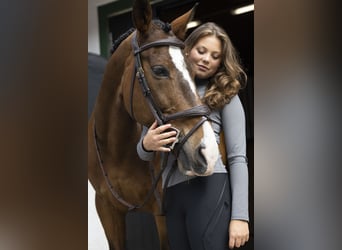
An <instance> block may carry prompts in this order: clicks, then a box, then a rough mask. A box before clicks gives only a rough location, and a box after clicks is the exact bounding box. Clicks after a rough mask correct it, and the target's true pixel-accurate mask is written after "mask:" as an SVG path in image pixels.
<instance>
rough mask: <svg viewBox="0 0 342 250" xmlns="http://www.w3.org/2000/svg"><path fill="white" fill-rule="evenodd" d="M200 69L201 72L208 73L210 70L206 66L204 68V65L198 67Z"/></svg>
mask: <svg viewBox="0 0 342 250" xmlns="http://www.w3.org/2000/svg"><path fill="white" fill-rule="evenodd" d="M197 67H198V69H199V70H201V71H207V70H209V69H208V68H207V67H206V66H203V65H197Z"/></svg>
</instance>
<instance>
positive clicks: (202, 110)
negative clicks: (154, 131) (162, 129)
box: [130, 33, 210, 157]
mask: <svg viewBox="0 0 342 250" xmlns="http://www.w3.org/2000/svg"><path fill="white" fill-rule="evenodd" d="M159 46H175V47H179V48H181V49H183V48H184V43H183V42H182V41H181V40H179V39H177V38H176V37H169V38H165V39H160V40H156V41H153V42H150V43H147V44H144V45H142V46H141V47H139V45H138V42H137V37H136V33H134V34H133V38H132V47H133V52H134V58H135V67H134V74H133V76H132V81H131V100H130V113H131V116H132V117H133V118H134V113H133V89H134V82H135V76H137V77H138V80H139V83H140V86H141V89H142V92H143V95H144V96H145V98H146V101H147V103H148V105H149V108H150V111H151V112H152V114H153V116H154V118H155V119H156V120H157V123H158V125H163V124H165V123H167V122H169V121H172V120H176V119H180V118H186V117H197V116H202V119H201V120H200V121H199V122H198V123H197V124H196V125H195V126H194V127H193V128H192V129H191V130H190V131H189V132H188V134H186V135H185V136H184V137H183V138H182V139H181V140H180V141H178V137H179V130H178V129H176V128H172V130H175V131H176V132H177V141H176V142H177V146H176V148H174V146H175V143H174V144H172V145H171V146H170V148H171V150H173V151H174V153H175V155H176V157H178V154H179V151H180V149H181V148H182V146H183V145H184V143H185V142H186V140H187V139H188V138H189V137H190V136H191V135H192V134H193V133H194V132H195V131H196V130H197V129H198V128H199V127H200V126H201V125H202V124H203V123H204V122H205V121H206V120H208V115H209V113H210V110H209V108H208V107H207V106H206V105H198V106H195V107H192V108H190V109H186V110H183V111H179V112H176V113H173V114H170V115H168V114H164V113H163V112H162V111H161V110H160V108H159V107H158V105H157V104H156V102H155V100H154V98H153V96H152V93H151V90H150V88H149V86H148V83H147V81H146V77H145V74H144V69H143V67H142V64H141V59H140V53H141V52H142V51H144V50H147V49H149V48H152V47H159Z"/></svg>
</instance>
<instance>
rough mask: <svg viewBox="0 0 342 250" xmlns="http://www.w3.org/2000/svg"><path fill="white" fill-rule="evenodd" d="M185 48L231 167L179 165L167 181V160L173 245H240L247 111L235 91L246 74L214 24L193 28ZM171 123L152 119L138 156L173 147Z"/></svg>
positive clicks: (216, 249) (244, 228)
mask: <svg viewBox="0 0 342 250" xmlns="http://www.w3.org/2000/svg"><path fill="white" fill-rule="evenodd" d="M184 52H185V56H186V57H187V59H188V61H189V63H190V65H191V66H192V69H193V70H194V73H195V83H196V87H197V91H198V93H199V95H200V96H201V97H202V100H203V102H204V103H205V104H206V105H208V107H209V108H210V109H211V114H210V118H211V120H212V125H213V129H214V132H215V136H216V141H217V142H218V143H219V142H220V132H221V130H223V132H224V140H225V145H226V153H227V161H228V164H227V165H228V166H227V167H226V166H225V165H224V164H223V162H222V159H221V158H219V160H218V161H217V163H216V165H215V169H214V174H213V175H211V176H206V177H189V176H185V175H183V174H182V173H181V172H180V171H179V170H178V169H177V170H176V172H175V173H173V174H172V176H171V178H170V179H169V181H168V182H167V183H166V184H165V177H166V176H167V173H168V171H169V169H170V168H171V166H170V165H171V163H170V164H168V165H167V169H166V171H165V172H164V175H163V177H164V179H163V185H167V187H165V186H164V188H166V197H164V198H165V199H166V223H167V230H168V237H169V241H170V247H171V249H173V250H190V249H191V250H202V249H206V250H223V249H227V247H228V246H229V248H233V247H240V246H243V245H244V244H245V243H246V242H247V241H248V238H249V229H248V220H249V216H248V170H247V158H246V136H245V114H244V110H243V107H242V104H241V102H240V99H239V97H238V95H237V94H238V92H239V90H240V89H241V88H243V87H244V86H245V83H246V74H245V73H244V71H243V70H242V68H241V66H240V64H239V59H238V56H237V53H236V51H235V49H234V47H233V45H232V43H231V41H230V39H229V37H228V35H227V34H226V32H225V31H224V30H223V29H222V28H220V27H219V26H217V25H216V24H214V23H206V24H203V25H202V26H200V27H198V28H197V29H195V30H194V31H193V32H192V33H191V34H190V35H189V37H188V38H187V39H186V41H185V49H184ZM170 127H171V124H166V125H162V126H159V127H158V126H157V123H156V122H154V123H153V124H152V125H151V127H150V128H144V131H143V133H142V136H141V140H140V142H139V143H138V145H137V151H138V154H139V156H140V158H142V159H143V160H151V159H152V158H153V155H154V154H153V151H161V152H169V151H170V149H169V148H168V147H167V146H165V145H167V144H170V143H172V142H174V141H175V132H174V131H171V132H170V130H168V129H169V128H170ZM166 130H168V131H166ZM169 160H170V159H169ZM170 162H172V159H171V160H170ZM227 170H228V171H227Z"/></svg>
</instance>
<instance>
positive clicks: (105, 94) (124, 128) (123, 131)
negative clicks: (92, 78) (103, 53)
mask: <svg viewBox="0 0 342 250" xmlns="http://www.w3.org/2000/svg"><path fill="white" fill-rule="evenodd" d="M121 59H122V58H121ZM118 60H119V59H118V58H117V57H114V58H111V59H110V61H109V63H108V66H107V69H106V71H105V74H104V78H103V82H102V85H101V89H100V92H99V95H98V97H97V100H96V105H95V109H94V119H95V122H96V130H97V133H98V135H99V138H100V139H101V141H102V142H103V144H107V145H109V146H110V145H112V144H113V143H115V144H118V143H120V142H121V143H124V142H125V143H130V142H131V141H130V139H129V138H132V136H133V137H136V136H137V135H136V131H137V130H138V129H139V128H138V125H137V123H136V122H135V121H133V120H132V119H131V117H130V115H129V114H128V112H127V110H126V109H125V106H124V102H123V97H122V94H121V92H122V89H121V88H122V86H121V84H122V83H121V81H122V74H123V72H124V70H125V63H124V62H121V63H118Z"/></svg>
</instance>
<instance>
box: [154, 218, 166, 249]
mask: <svg viewBox="0 0 342 250" xmlns="http://www.w3.org/2000/svg"><path fill="white" fill-rule="evenodd" d="M154 219H155V221H156V225H157V230H158V236H159V242H160V249H161V250H168V249H170V248H169V244H168V238H167V232H166V221H165V216H162V215H155V216H154Z"/></svg>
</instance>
